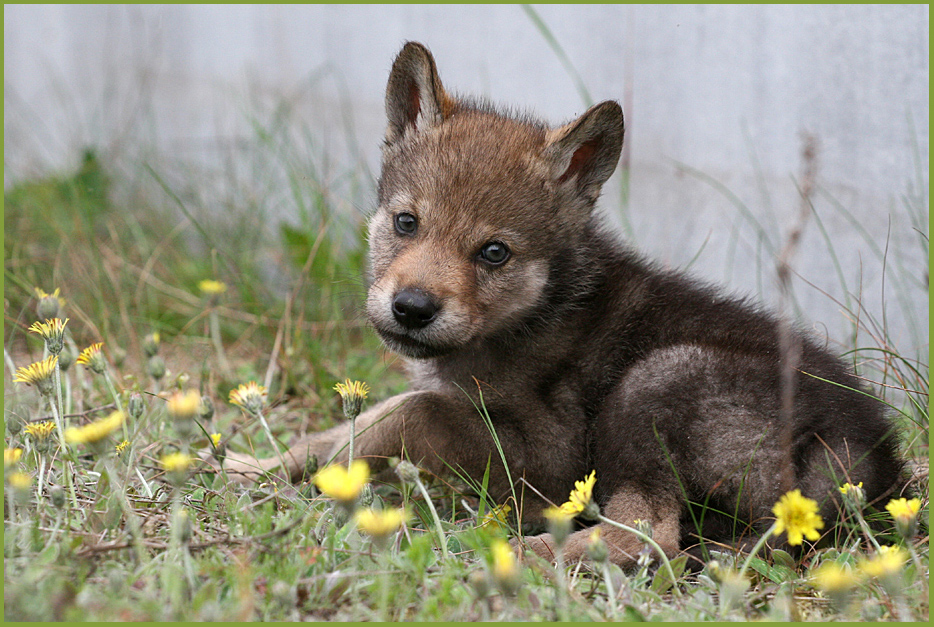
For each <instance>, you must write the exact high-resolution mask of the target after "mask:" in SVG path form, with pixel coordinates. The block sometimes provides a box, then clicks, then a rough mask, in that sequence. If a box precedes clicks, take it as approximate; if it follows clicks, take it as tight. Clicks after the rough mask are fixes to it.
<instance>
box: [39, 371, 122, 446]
mask: <svg viewBox="0 0 934 627" xmlns="http://www.w3.org/2000/svg"><path fill="white" fill-rule="evenodd" d="M56 367H57V366H56ZM104 381H105V382H106V383H107V389H108V390H110V395H111V396H113V398H114V403H115V404H116V405H117V411H119V412H121V413H124V412H123V403H122V402H120V395H119V394H117V388H115V387H114V384H113V381H112V380H111V378H110V373H108V372H107V370H104ZM121 426H122V427H123V439H124V440H128V439H129V434H128V431H127V426H126V420H124V421H123V423H122V424H121Z"/></svg>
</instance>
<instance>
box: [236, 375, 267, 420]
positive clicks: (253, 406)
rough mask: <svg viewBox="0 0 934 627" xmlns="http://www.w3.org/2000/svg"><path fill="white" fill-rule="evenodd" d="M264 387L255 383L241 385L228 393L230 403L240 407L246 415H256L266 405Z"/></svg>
mask: <svg viewBox="0 0 934 627" xmlns="http://www.w3.org/2000/svg"><path fill="white" fill-rule="evenodd" d="M266 394H267V392H266V387H265V386H262V385H259V384H258V383H256V381H250V382H249V383H241V384H240V385H238V386H237V389H235V390H231V391H230V402H231V403H233V404H234V405H236V406H238V407H240V408H241V409H243V410H244V411H245V412H247V413H248V414H256V413H257V412H259V411H260V410H261V409H262V408H263V405H264V404H265V403H266Z"/></svg>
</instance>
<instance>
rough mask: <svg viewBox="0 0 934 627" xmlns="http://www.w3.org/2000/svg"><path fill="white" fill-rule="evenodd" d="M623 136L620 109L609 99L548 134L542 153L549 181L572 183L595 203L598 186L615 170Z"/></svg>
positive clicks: (621, 110) (617, 104)
mask: <svg viewBox="0 0 934 627" xmlns="http://www.w3.org/2000/svg"><path fill="white" fill-rule="evenodd" d="M623 134H624V125H623V109H622V108H621V107H620V106H619V103H617V102H614V101H612V100H607V101H605V102H601V103H600V104H597V105H594V106H592V107H590V109H588V110H587V111H586V112H585V113H584V115H582V116H580V117H579V118H577V119H576V120H574V121H573V122H571V123H570V124H566V125H565V126H562V127H561V128H557V129H555V130H553V131H550V132H549V133H548V137H547V139H546V144H545V149H544V151H543V153H542V154H543V156H544V158H545V160H546V162H547V163H548V166H549V168H550V170H551V178H552V180H553V181H554V182H555V183H556V184H558V185H562V184H571V183H573V184H574V185H576V187H577V190H578V191H579V192H580V193H581V194H582V195H583V196H584V197H585V198H587V199H588V200H590V201H592V202H596V200H597V196H599V195H600V187H601V186H602V185H603V184H604V183H605V182H606V180H607V179H608V178H610V175H611V174H613V171H614V170H615V169H616V164H617V162H618V161H619V154H620V152H621V151H622V148H623Z"/></svg>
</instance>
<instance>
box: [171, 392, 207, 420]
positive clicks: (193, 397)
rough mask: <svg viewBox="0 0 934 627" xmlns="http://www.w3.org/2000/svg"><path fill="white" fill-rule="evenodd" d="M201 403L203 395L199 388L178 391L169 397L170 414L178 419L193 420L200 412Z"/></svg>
mask: <svg viewBox="0 0 934 627" xmlns="http://www.w3.org/2000/svg"><path fill="white" fill-rule="evenodd" d="M200 405H201V395H200V394H198V391H197V390H188V391H187V392H176V393H174V394H173V395H172V396H170V397H169V402H168V404H167V408H168V410H169V415H170V416H172V418H174V419H176V420H191V419H192V418H194V417H195V414H197V413H198V407H200Z"/></svg>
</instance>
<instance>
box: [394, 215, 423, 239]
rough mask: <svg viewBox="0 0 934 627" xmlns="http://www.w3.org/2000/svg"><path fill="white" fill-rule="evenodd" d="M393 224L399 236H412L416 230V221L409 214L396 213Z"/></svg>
mask: <svg viewBox="0 0 934 627" xmlns="http://www.w3.org/2000/svg"><path fill="white" fill-rule="evenodd" d="M394 222H395V225H396V232H397V233H398V234H399V235H414V234H415V231H416V230H417V229H418V220H417V219H416V218H415V216H413V215H412V214H411V213H397V214H396V217H395V219H394Z"/></svg>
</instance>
